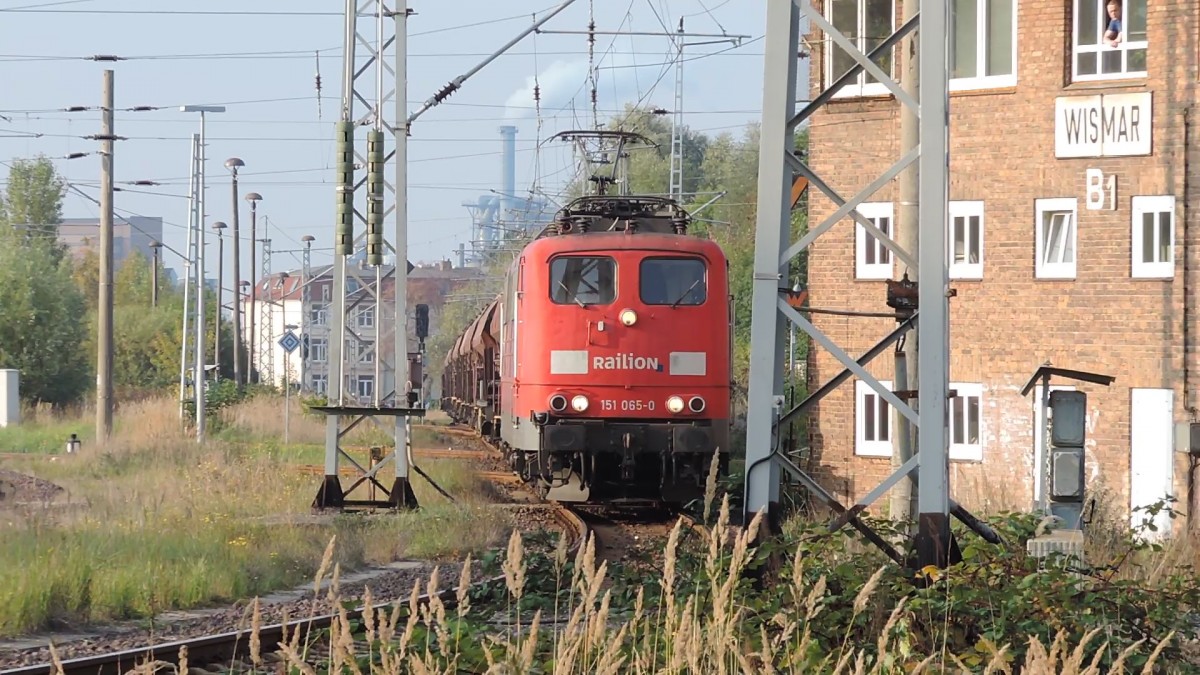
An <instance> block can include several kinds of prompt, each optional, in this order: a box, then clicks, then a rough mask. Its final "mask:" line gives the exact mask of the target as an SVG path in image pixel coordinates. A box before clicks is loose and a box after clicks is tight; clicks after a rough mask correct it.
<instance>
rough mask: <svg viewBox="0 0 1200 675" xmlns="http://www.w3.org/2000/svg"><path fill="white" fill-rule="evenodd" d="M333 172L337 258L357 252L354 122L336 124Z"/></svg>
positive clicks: (335, 249)
mask: <svg viewBox="0 0 1200 675" xmlns="http://www.w3.org/2000/svg"><path fill="white" fill-rule="evenodd" d="M335 129H336V131H335V132H334V151H333V163H334V166H333V170H334V172H335V175H336V182H335V187H334V190H336V199H337V201H336V213H337V216H336V217H337V223H336V225H335V226H334V235H333V253H334V255H351V254H352V253H354V123H353V122H347V121H339V122H338V123H337V124H336V125H335Z"/></svg>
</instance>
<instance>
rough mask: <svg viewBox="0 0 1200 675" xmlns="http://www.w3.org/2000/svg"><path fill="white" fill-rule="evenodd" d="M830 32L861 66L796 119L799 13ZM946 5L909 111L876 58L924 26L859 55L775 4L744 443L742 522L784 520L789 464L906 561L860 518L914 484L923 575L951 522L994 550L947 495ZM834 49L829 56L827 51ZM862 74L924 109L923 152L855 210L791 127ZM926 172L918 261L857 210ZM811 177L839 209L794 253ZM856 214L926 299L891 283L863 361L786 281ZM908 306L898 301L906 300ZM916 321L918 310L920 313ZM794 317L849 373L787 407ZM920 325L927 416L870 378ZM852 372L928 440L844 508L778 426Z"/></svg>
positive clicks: (923, 54)
mask: <svg viewBox="0 0 1200 675" xmlns="http://www.w3.org/2000/svg"><path fill="white" fill-rule="evenodd" d="M801 12H803V13H804V14H805V15H806V16H807V17H808V18H809V20H810V21H811V22H812V23H813V24H814V25H815V26H816V27H817V28H819V29H820V30H821V31H823V32H824V33H825V36H826V38H827V39H826V44H829V45H837V46H838V47H840V48H842V49H843V50H845V52H846V53H847V54H849V55H851V56H852V57H853V58H854V61H855V66H854V67H853V68H852V69H851V70H850V71H849V72H848V73H846V74H845V75H843V76H842V77H841V78H839V79H838V80H837V81H836V82H834V83H833V84H832V85H831V86H830V87H829V88H828V89H827V90H825V91H823V92H821V94H820V95H819V96H817V97H816V98H815V99H814V100H813V101H812V102H811V103H809V104H808V105H807V106H805V107H804V109H803V110H801V111H800V112H799V113H796V112H795V101H796V73H797V60H798V58H799V56H798V55H799V26H800V14H801ZM949 12H950V10H949V4H948V2H947V0H921V7H920V15H919V17H920V21H921V24H922V26H921V40H920V52H919V56H920V59H919V68H920V79H921V87H920V94H919V100H913V97H911V96H909V95H908V94H907V93H906V92H905V91H904V90H902V89H901V87H900V85H899V84H898V83H897V82H896V81H895V80H894V79H892V78H891V77H889V76H888V75H887V74H886V73H885V72H884V71H883V70H882V69H881V68H880V67H879V66H878V65H877V64H876V63H874V62H873V61H872V60H871V59H873V58H878V56H879V55H881V54H884V53H887V52H888V51H889V50H891V49H893V48H894V47H895V46H896V45H897V44H898V43H899V42H900V40H901V39H902V38H903V37H904V36H905V35H907V34H908V33H909V32H910V31H912V30H913V29H914V28H915V27H916V25H917V20H918V19H917V18H913V19H911V20H909V21H907V22H906V23H905V24H904V26H902V27H901V28H900V29H899V30H898V31H896V32H895V33H894V34H893V35H892V36H891V37H889V38H888V39H887V40H885V41H884V42H883V43H882V44H881V45H879V46H878V47H876V48H875V49H874V50H872V52H871V53H870V54H869V55H868V54H863V53H862V52H861V51H860V50H858V49H857V48H856V47H855V46H854V44H853V43H852V42H851V41H850V40H849V39H848V38H847V37H846V36H845V35H843V34H842V33H841V32H839V31H838V30H837V29H835V28H834V27H833V26H832V25H831V24H830V23H829V22H828V21H827V20H826V19H825V18H824V17H823V16H822V15H821V13H820V12H817V11H815V10H814V9H813V7H812V5H811V3H810V0H768V4H767V27H766V48H765V52H766V54H765V64H764V80H763V119H762V140H761V144H762V145H761V150H760V154H759V183H758V199H759V207H758V222H757V225H756V235H755V236H756V238H755V257H754V278H753V305H752V319H751V347H750V354H751V357H750V359H751V360H750V387H749V400H748V410H747V420H746V423H747V435H746V441H747V443H746V466H747V470H746V511H747V512H746V514H745V516H746V517H747V519H748V518H749V517H750V515H751V514H752V513H755V512H758V511H760V510H763V509H766V510H767V512H768V515H777V513H778V509H779V501H778V499H779V497H778V493H779V474H778V469H779V467H780V466H782V467H784V468H785V469H786V470H787V471H788V472H789V473H791V474H792V475H794V476H795V477H796V478H797V479H798V480H799V481H800V482H801V483H803V484H804V485H805V486H806V487H807V488H808V489H809V490H810V491H812V492H813V493H814V494H815V495H816V496H818V498H820V499H821V500H822V501H823V502H824V503H825V504H826V505H827V506H829V507H830V508H831V509H833V510H834V511H835V512H837V513H839V514H840V515H839V517H838V518H837V519H836V520H835V521H834V522H833V523H832V524H831V527H832V528H833V529H836V528H838V527H840V526H841V525H845V524H847V523H849V524H851V525H853V526H854V527H855V528H857V529H859V530H860V531H861V532H863V533H864V534H865V535H866V536H867V537H868V538H869V539H871V541H872V542H874V543H875V544H877V545H879V546H880V547H881V548H884V549H885V551H887V552H888V553H889V555H891V556H892V557H893V559H894V560H896V561H897V562H903V558H902V557H901V556H900V554H899V553H897V552H896V551H894V550H893V549H892V547H891V545H890V544H888V543H887V542H886V541H884V540H883V539H882V538H881V537H879V536H878V535H877V534H875V533H874V532H872V531H870V530H869V529H868V528H867V527H866V526H865V525H863V524H862V523H861V522H859V521H858V520H857V517H856V516H857V514H858V513H859V512H860V511H861V510H862V509H864V508H866V506H868V505H869V504H871V503H872V502H873V501H875V500H876V499H878V498H879V497H881V496H882V495H883V494H884V493H885V492H886V491H887V490H888V489H890V488H891V486H892V485H895V484H896V483H897V482H898V481H900V480H904V479H905V477H909V476H913V472H914V471H915V472H917V473H916V475H915V478H916V479H918V480H917V489H918V490H919V514H918V516H917V520H918V525H919V527H918V528H917V540H916V553H917V563H918V565H919V566H922V567H923V566H925V565H929V564H934V565H938V566H945V565H946V564H947V563H948V561H949V559H950V557H951V543H952V542H951V538H950V523H949V514H951V513H953V514H954V515H955V516H956V517H959V518H960V519H962V520H964V522H967V523H968V524H969V525H971V526H972V527H973V528H974V529H976V531H977V532H979V533H980V534H981V535H983V536H984V537H985V538H988V539H989V540H990V541H998V539H997V538H996V537H995V534H994V533H992V532H991V531H990V530H989V529H988V528H987V527H986V526H985V525H983V524H982V523H979V522H978V521H976V520H975V519H974V518H973V517H972V516H971V515H970V514H968V513H967V512H966V511H965V510H963V509H962V508H961V507H960V506H958V505H957V504H955V503H954V502H953V501H952V500H951V498H950V489H949V448H948V436H947V428H946V427H947V407H946V403H947V398H948V395H949V359H950V350H949V293H950V288H949V274H948V269H947V267H948V258H947V255H946V221H947V209H948V199H949V155H948V136H949V118H948V107H949V89H948V78H947V72H948V70H947V68H948V65H949V64H948V58H949V56H948V54H949V52H948V50H947V44H948V38H949V35H948V31H947V26H948V23H949ZM829 48H830V49H833V47H832V46H830V47H829ZM864 69H865V70H866V71H867V72H868V73H870V74H871V75H872V76H873V77H874V78H875V79H876V80H878V81H879V82H881V83H883V84H884V86H886V87H887V88H888V89H889V90H890V91H891V92H892V94H893V95H894V96H895V97H896V100H897V101H899V102H900V104H901V105H904V106H909V107H910V108H913V109H915V110H917V111H918V115H919V118H920V128H919V132H920V144H919V146H918V147H917V148H914V149H913V150H911V151H909V152H907V153H905V155H904V156H903V157H902V158H901V159H900V160H899V161H898V162H896V163H895V164H894V165H892V166H891V167H890V168H888V169H887V170H885V171H884V172H883V173H882V174H881V175H879V176H878V177H877V178H876V179H874V180H873V181H871V182H870V183H869V184H868V185H867V186H866V187H864V188H863V189H862V190H860V191H858V192H857V193H856V194H855V195H853V196H852V197H850V198H849V199H844V198H843V197H842V196H840V195H839V194H837V192H835V191H834V190H833V189H832V188H831V187H830V186H829V185H828V184H827V183H825V181H823V180H822V179H821V177H820V176H818V175H817V174H816V173H814V172H813V171H812V169H810V168H809V167H808V166H807V164H806V163H805V162H804V161H803V160H802V159H801V158H800V157H798V156H797V155H796V153H795V152H794V150H793V146H794V134H795V129H796V128H797V126H798V125H799V124H801V123H802V122H803V121H804V120H805V119H807V118H808V117H809V116H810V115H812V113H813V112H815V111H816V110H817V109H819V108H820V107H821V106H822V105H824V104H825V103H826V102H828V101H829V100H830V99H831V98H832V97H833V94H834V93H836V92H837V90H839V89H840V88H841V87H843V86H845V85H846V84H847V83H849V82H851V81H853V80H854V79H855V78H856V77H857V76H858V74H859V73H860V72H862V71H863V70H864ZM914 162H918V168H919V171H920V188H919V194H920V212H919V217H920V235H919V242H920V243H919V252H918V253H917V254H916V255H912V254H910V253H909V252H908V251H905V250H903V249H902V248H901V247H900V246H899V245H897V244H896V242H895V241H894V240H892V239H891V238H890V237H889V236H888V235H886V234H884V233H883V232H882V231H880V230H879V228H877V227H875V226H874V225H873V224H872V223H871V222H870V221H868V220H867V219H866V218H864V217H863V216H862V215H861V214H859V213H858V211H857V210H856V208H857V206H858V205H859V204H861V203H862V202H863V201H865V200H867V199H869V198H870V197H871V195H873V194H874V193H875V192H877V191H878V190H879V189H880V188H882V187H883V186H884V185H886V184H887V183H888V182H890V181H891V180H892V179H894V178H895V177H896V176H897V175H898V174H899V173H900V172H901V171H902V170H904V169H905V168H906V167H908V166H909V165H911V164H913V163H914ZM797 175H798V176H800V177H802V178H804V179H807V180H808V182H809V184H810V185H811V186H812V187H814V188H816V189H818V190H820V191H821V192H823V193H824V194H825V195H826V196H828V197H829V198H830V199H831V200H832V201H833V202H834V203H835V204H837V205H838V207H839V208H838V209H837V210H836V211H834V212H833V213H832V214H831V215H830V216H829V217H828V218H826V219H825V220H824V221H822V222H821V223H820V224H818V225H817V226H816V227H811V228H810V229H809V231H808V233H807V234H805V235H804V236H803V237H801V239H800V240H799V241H797V242H794V243H793V242H791V241H790V239H791V237H790V231H791V200H790V192H791V186H792V181H793V178H794V176H797ZM847 216H850V217H851V218H853V219H854V220H855V221H856V222H857V223H859V224H861V225H862V226H863V227H864V228H866V230H867V231H868V232H870V233H871V234H872V235H873V236H874V237H875V238H876V239H877V240H878V241H879V242H880V243H881V244H883V245H884V246H886V247H887V248H888V249H889V250H891V251H892V252H893V253H894V254H895V255H896V257H897V258H898V259H900V260H901V261H902V262H903V263H904V264H906V265H908V267H909V269H910V270H915V271H916V274H917V282H918V288H917V291H916V292H915V293H914V295H915V296H916V300H917V307H916V308H913V307H911V306H910V305H906V304H905V303H904V302H903V301H902V299H900V297H899V296H902V295H903V291H904V290H905V289H903V288H899V289H897V286H894V285H893V284H891V283H889V296H892V293H893V292H894V291H897V290H899V291H900V292H899V293H897V296H896V297H889V298H888V303H889V304H893V302H896V304H893V307H896V308H897V314H898V322H899V327H898V328H897V329H896V330H895V331H893V333H892V334H891V335H890V336H888V337H886V338H884V340H883V341H881V342H880V343H879V344H878V345H877V346H876V347H875V348H873V349H872V350H870V351H869V352H868V353H867V354H865V355H864V356H862V357H861V358H859V359H855V358H853V357H851V356H850V355H849V354H847V353H846V352H845V351H844V350H842V349H841V348H840V347H838V345H837V344H835V343H834V342H833V340H831V339H830V338H829V337H828V336H826V335H825V334H824V333H823V332H822V331H820V330H819V329H817V328H816V326H814V325H813V324H812V323H810V322H809V321H808V320H807V319H806V318H805V317H804V316H802V315H801V313H800V312H798V311H797V310H796V309H795V308H793V307H791V306H790V305H789V304H788V303H787V301H786V299H787V298H786V294H787V291H788V289H787V286H788V271H789V266H790V262H791V260H792V258H794V257H795V256H796V255H797V254H798V253H799V252H801V251H802V250H804V249H805V248H807V247H808V246H809V245H810V244H812V242H813V241H815V240H816V239H817V237H819V236H820V235H821V234H822V233H824V232H825V231H827V230H828V229H829V228H831V227H833V225H834V224H836V223H838V222H839V221H841V220H842V219H843V218H845V217H847ZM898 299H900V301H899V302H897V300H898ZM914 309H915V310H916V311H915V312H914V311H912V310H914ZM783 317H786V319H787V321H791V322H793V323H795V324H796V325H797V326H799V327H800V328H801V329H802V330H804V332H806V333H808V334H809V335H810V336H811V337H812V338H813V340H815V341H816V342H817V343H818V344H819V345H821V346H822V347H824V348H825V349H827V350H829V351H830V352H831V353H832V354H833V355H834V356H835V357H837V359H838V360H839V361H841V362H842V364H843V365H845V366H846V370H844V371H843V372H842V373H841V374H840V375H838V376H837V377H835V378H834V379H833V380H832V381H831V382H829V383H828V384H826V385H825V386H823V387H821V388H820V389H818V390H817V391H816V392H814V393H813V394H812V395H810V396H809V397H808V399H806V400H805V401H803V402H801V403H800V404H799V405H798V406H797V407H796V408H794V409H792V410H790V411H787V412H786V413H785V411H784V410H783V403H784V398H783V377H782V374H783V370H784V368H785V367H786V359H785V346H786V336H787V327H788V322H787V321H784V320H781V318H783ZM914 322H917V326H918V327H919V329H920V334H921V344H920V345H919V348H920V350H921V359H920V362H919V369H920V370H919V391H918V392H917V395H916V396H915V398H916V399H917V401H918V403H919V413H918V411H917V410H914V409H913V408H912V407H911V406H909V405H908V403H906V402H905V401H903V400H901V398H900V397H899V396H897V394H896V393H894V392H892V391H891V390H889V389H888V388H887V387H884V386H883V385H882V384H880V382H879V381H878V380H877V379H876V378H874V377H873V376H871V374H870V373H868V372H867V371H866V369H865V368H864V366H865V365H866V364H867V363H868V362H869V361H870V360H871V359H873V358H875V357H876V356H878V355H880V354H882V353H884V352H886V351H887V348H888V346H889V345H891V344H892V343H894V342H895V341H896V340H898V339H899V338H900V337H901V336H903V334H904V333H905V332H906V331H907V330H908V329H909V328H911V327H912V326H913V323H914ZM851 375H854V376H856V377H858V378H859V379H861V380H862V381H863V382H866V383H867V384H868V385H869V386H870V387H871V388H872V389H874V390H875V391H876V392H877V393H878V394H879V396H881V397H882V398H883V399H884V400H885V401H887V402H888V403H889V404H891V406H892V407H893V408H895V410H896V411H897V412H898V413H899V414H901V415H904V416H905V417H906V418H908V419H909V420H911V421H912V422H913V424H915V425H917V426H918V428H919V429H920V436H919V446H918V448H917V450H918V452H917V455H916V456H915V457H913V458H912V459H911V460H910V461H908V462H906V463H905V464H904V466H903V467H901V468H900V470H898V471H897V472H895V473H894V474H893V475H892V476H890V477H889V478H888V479H887V480H885V481H884V482H883V483H881V484H880V485H879V486H878V487H876V488H875V489H874V490H872V491H871V492H870V493H869V494H868V495H867V496H866V497H864V498H863V499H862V500H860V501H859V503H858V504H856V505H854V506H853V507H852V508H851V509H849V510H847V509H846V508H845V507H844V506H842V505H841V504H840V503H838V501H837V499H836V498H834V497H833V495H831V494H829V493H828V492H827V491H825V490H824V489H823V488H822V487H821V486H820V485H818V484H817V482H816V481H815V480H814V479H812V478H811V477H810V476H808V475H807V474H806V473H805V472H804V471H803V470H801V469H800V468H799V467H797V466H796V465H795V464H794V463H792V462H791V461H790V460H788V459H787V458H786V457H784V456H783V455H782V454H780V453H779V440H780V439H779V433H778V429H780V428H783V426H784V425H786V424H787V423H788V422H789V421H790V420H791V419H794V418H795V417H796V416H798V415H801V414H803V413H804V412H805V411H806V410H807V409H808V408H810V407H811V406H812V405H813V404H814V403H816V401H818V400H820V398H822V397H823V396H825V395H826V394H828V393H829V392H830V391H832V389H834V388H836V387H837V386H838V385H839V384H840V383H841V382H844V381H845V380H847V379H849V378H850V376H851Z"/></svg>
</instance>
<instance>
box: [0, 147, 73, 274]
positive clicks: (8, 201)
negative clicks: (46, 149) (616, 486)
mask: <svg viewBox="0 0 1200 675" xmlns="http://www.w3.org/2000/svg"><path fill="white" fill-rule="evenodd" d="M66 190H67V188H66V183H65V182H64V181H63V179H62V177H60V176H59V175H58V172H57V171H56V170H55V168H54V163H53V162H52V161H50V159H48V158H47V157H45V156H43V155H39V156H38V157H37V158H36V159H32V160H29V159H17V160H14V161H13V163H12V168H10V169H9V171H8V189H7V190H6V191H5V193H4V196H3V198H2V199H0V223H4V224H7V225H11V226H24V232H25V234H24V236H25V238H27V239H46V240H48V241H49V242H51V243H52V244H54V246H53V248H52V249H51V250H52V252H53V253H54V254H55V256H56V259H61V257H62V250H61V248H60V247H59V246H58V243H57V242H58V224H59V223H60V222H62V202H63V195H65V194H66Z"/></svg>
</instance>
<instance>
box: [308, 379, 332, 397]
mask: <svg viewBox="0 0 1200 675" xmlns="http://www.w3.org/2000/svg"><path fill="white" fill-rule="evenodd" d="M312 390H313V393H315V394H317V395H318V396H323V395H324V394H325V393H326V392H328V391H329V380H328V376H326V375H313V376H312Z"/></svg>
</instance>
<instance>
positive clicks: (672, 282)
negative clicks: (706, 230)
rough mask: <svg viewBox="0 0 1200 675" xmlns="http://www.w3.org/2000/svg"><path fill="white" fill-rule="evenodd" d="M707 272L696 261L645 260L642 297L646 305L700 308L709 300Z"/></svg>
mask: <svg viewBox="0 0 1200 675" xmlns="http://www.w3.org/2000/svg"><path fill="white" fill-rule="evenodd" d="M707 271H708V270H707V268H706V266H705V264H704V261H703V260H700V259H699V258H646V259H645V260H643V261H642V274H641V295H642V302H644V303H646V304H647V305H670V306H672V307H677V306H679V305H703V304H704V301H705V300H707V299H708V280H707Z"/></svg>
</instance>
